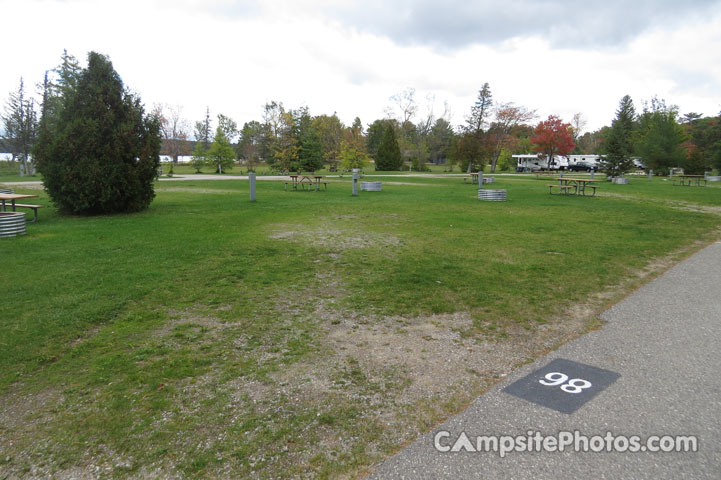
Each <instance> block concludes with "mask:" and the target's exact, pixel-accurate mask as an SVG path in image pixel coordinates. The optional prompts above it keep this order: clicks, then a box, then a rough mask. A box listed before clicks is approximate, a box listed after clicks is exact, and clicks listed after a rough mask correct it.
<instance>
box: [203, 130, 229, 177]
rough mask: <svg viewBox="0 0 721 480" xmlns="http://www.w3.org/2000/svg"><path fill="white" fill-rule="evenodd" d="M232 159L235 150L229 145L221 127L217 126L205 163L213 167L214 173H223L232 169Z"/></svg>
mask: <svg viewBox="0 0 721 480" xmlns="http://www.w3.org/2000/svg"><path fill="white" fill-rule="evenodd" d="M234 157H235V150H233V147H232V146H231V145H230V141H229V140H228V137H227V136H226V134H225V131H224V130H223V127H221V126H220V125H218V126H217V127H216V129H215V137H213V143H212V144H211V145H210V148H209V149H208V151H207V153H206V158H207V162H208V164H209V165H214V166H215V173H223V172H226V171H228V170H231V169H232V168H233V160H234Z"/></svg>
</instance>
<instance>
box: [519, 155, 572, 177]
mask: <svg viewBox="0 0 721 480" xmlns="http://www.w3.org/2000/svg"><path fill="white" fill-rule="evenodd" d="M511 157H513V158H515V159H516V171H517V172H537V171H538V170H565V169H566V167H567V166H568V159H567V158H566V157H564V156H562V155H554V156H553V160H552V161H551V162H550V163H549V162H548V157H547V156H546V155H543V154H535V153H532V154H520V155H511Z"/></svg>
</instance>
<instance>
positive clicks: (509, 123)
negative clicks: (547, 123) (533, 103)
mask: <svg viewBox="0 0 721 480" xmlns="http://www.w3.org/2000/svg"><path fill="white" fill-rule="evenodd" d="M535 117H536V112H535V111H533V110H528V109H527V108H526V107H520V106H516V105H514V104H513V103H512V102H511V103H501V104H499V105H497V106H496V108H495V120H494V122H493V123H492V124H491V126H490V129H489V131H488V135H489V136H490V140H491V144H492V145H493V153H492V157H491V172H495V171H496V165H497V164H498V157H499V155H500V154H501V150H502V149H503V148H504V147H509V146H510V145H512V143H513V140H514V139H513V138H512V137H511V132H512V131H513V130H514V129H515V128H516V127H518V126H519V125H523V124H526V123H527V122H530V121H531V120H533V119H534V118H535Z"/></svg>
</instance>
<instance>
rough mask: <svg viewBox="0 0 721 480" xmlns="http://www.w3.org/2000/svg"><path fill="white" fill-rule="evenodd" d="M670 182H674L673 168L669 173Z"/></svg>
mask: <svg viewBox="0 0 721 480" xmlns="http://www.w3.org/2000/svg"><path fill="white" fill-rule="evenodd" d="M668 178H669V180H673V168H672V169H670V170H669V171H668Z"/></svg>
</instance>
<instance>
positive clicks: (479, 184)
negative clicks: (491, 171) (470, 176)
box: [478, 170, 483, 190]
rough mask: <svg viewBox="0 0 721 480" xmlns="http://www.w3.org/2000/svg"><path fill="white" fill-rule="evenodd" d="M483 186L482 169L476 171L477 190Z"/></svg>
mask: <svg viewBox="0 0 721 480" xmlns="http://www.w3.org/2000/svg"><path fill="white" fill-rule="evenodd" d="M481 188H483V170H479V171H478V190H480V189H481Z"/></svg>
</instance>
